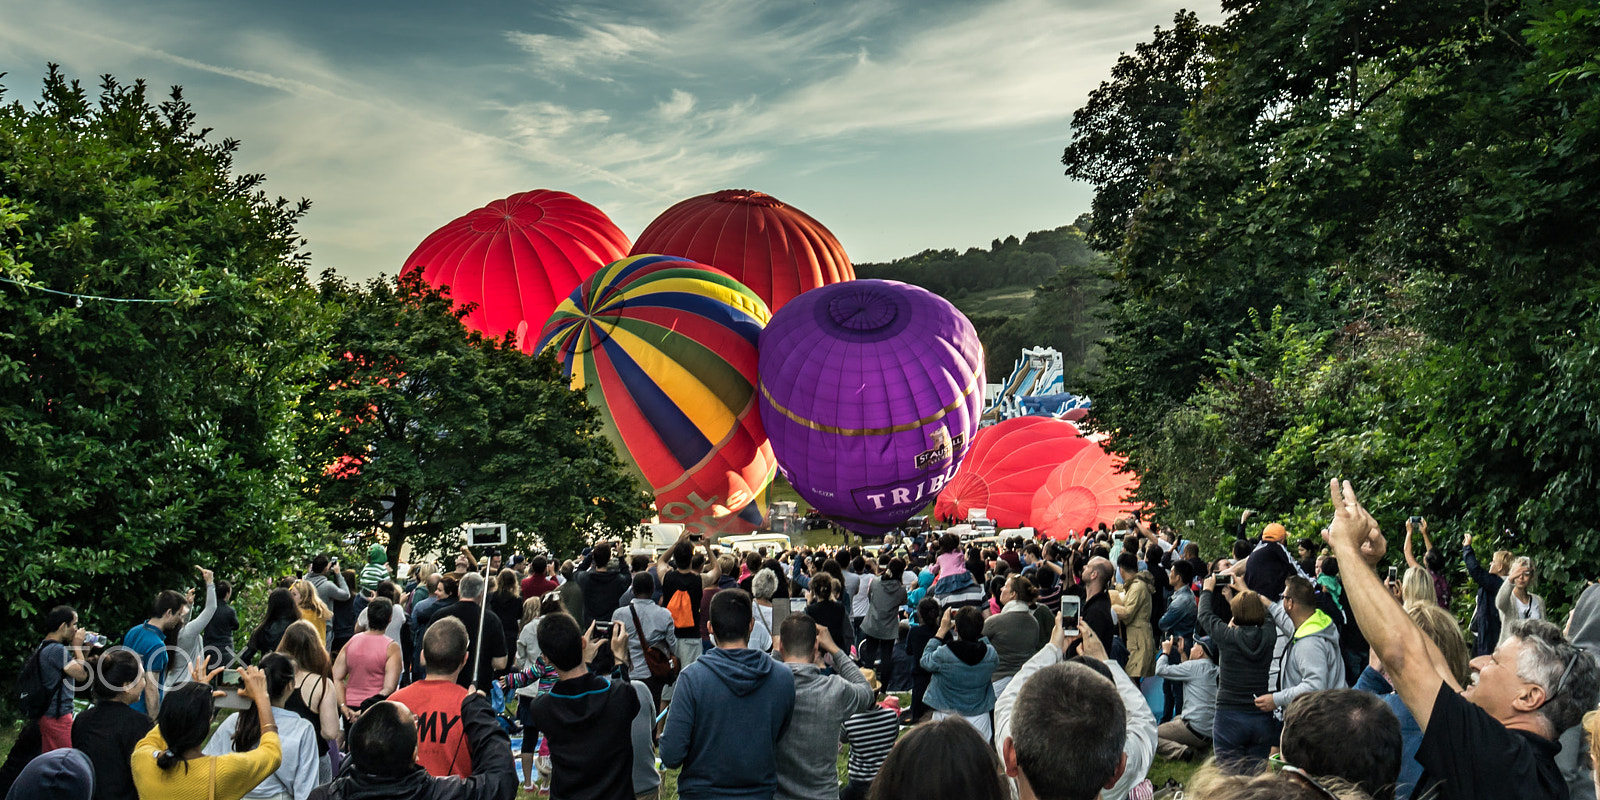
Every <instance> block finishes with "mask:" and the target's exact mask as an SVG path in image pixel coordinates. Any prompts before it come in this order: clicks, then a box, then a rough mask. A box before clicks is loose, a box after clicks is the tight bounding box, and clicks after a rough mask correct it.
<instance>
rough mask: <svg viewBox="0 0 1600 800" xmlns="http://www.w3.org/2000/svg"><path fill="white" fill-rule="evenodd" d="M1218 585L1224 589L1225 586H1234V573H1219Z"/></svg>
mask: <svg viewBox="0 0 1600 800" xmlns="http://www.w3.org/2000/svg"><path fill="white" fill-rule="evenodd" d="M1216 585H1217V586H1218V587H1219V588H1220V587H1223V586H1232V585H1233V573H1231V572H1219V573H1217V583H1216Z"/></svg>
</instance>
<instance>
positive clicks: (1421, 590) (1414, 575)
mask: <svg viewBox="0 0 1600 800" xmlns="http://www.w3.org/2000/svg"><path fill="white" fill-rule="evenodd" d="M1400 599H1401V601H1402V602H1404V603H1405V606H1406V608H1407V609H1408V610H1409V609H1410V608H1411V607H1412V606H1413V605H1421V604H1428V603H1431V604H1433V605H1436V606H1437V605H1439V595H1438V593H1437V592H1435V591H1434V590H1433V573H1431V572H1429V571H1427V570H1426V569H1423V568H1422V567H1407V568H1406V574H1405V577H1404V578H1401V579H1400Z"/></svg>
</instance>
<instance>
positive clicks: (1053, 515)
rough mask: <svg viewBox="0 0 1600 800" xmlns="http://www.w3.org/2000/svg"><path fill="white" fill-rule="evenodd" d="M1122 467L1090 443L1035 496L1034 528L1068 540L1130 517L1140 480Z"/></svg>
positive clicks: (1057, 469)
mask: <svg viewBox="0 0 1600 800" xmlns="http://www.w3.org/2000/svg"><path fill="white" fill-rule="evenodd" d="M1122 463H1123V462H1122V459H1121V458H1119V457H1117V456H1114V455H1112V454H1110V453H1107V452H1106V451H1105V450H1102V449H1101V448H1100V445H1099V443H1097V442H1093V441H1091V442H1090V443H1089V446H1088V447H1085V448H1083V449H1082V450H1079V451H1078V454H1077V455H1075V456H1073V457H1072V458H1069V459H1067V460H1066V461H1065V462H1062V464H1061V465H1060V466H1058V467H1056V468H1055V469H1054V470H1051V472H1050V474H1049V476H1047V477H1046V478H1045V480H1044V485H1043V486H1041V487H1039V491H1037V492H1035V493H1034V495H1033V526H1034V527H1035V528H1038V529H1039V531H1040V532H1041V533H1043V534H1044V535H1045V536H1048V537H1049V538H1051V539H1065V538H1067V536H1068V534H1069V533H1070V532H1071V531H1079V532H1082V531H1084V530H1087V529H1088V528H1090V527H1092V526H1094V525H1095V524H1096V523H1100V522H1104V523H1106V524H1107V525H1110V524H1111V523H1113V522H1115V521H1116V520H1117V518H1118V517H1126V516H1128V515H1129V514H1130V513H1131V512H1132V511H1133V510H1134V508H1136V506H1135V505H1134V504H1133V503H1130V502H1128V500H1127V498H1128V497H1129V495H1132V494H1133V492H1134V491H1135V490H1137V489H1138V488H1139V479H1138V478H1137V477H1136V476H1135V475H1134V474H1133V473H1131V472H1123V471H1122Z"/></svg>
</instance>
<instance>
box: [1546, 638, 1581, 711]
mask: <svg viewBox="0 0 1600 800" xmlns="http://www.w3.org/2000/svg"><path fill="white" fill-rule="evenodd" d="M1582 655H1583V651H1582V650H1573V652H1572V657H1571V658H1569V659H1567V668H1566V669H1563V670H1561V677H1560V678H1557V679H1556V688H1554V689H1551V690H1550V699H1551V700H1553V699H1555V697H1556V695H1559V694H1561V687H1563V686H1566V685H1567V676H1568V675H1571V674H1572V667H1573V665H1574V664H1577V663H1578V658H1579V657H1580V656H1582ZM1545 702H1546V703H1548V702H1550V700H1546V701H1545Z"/></svg>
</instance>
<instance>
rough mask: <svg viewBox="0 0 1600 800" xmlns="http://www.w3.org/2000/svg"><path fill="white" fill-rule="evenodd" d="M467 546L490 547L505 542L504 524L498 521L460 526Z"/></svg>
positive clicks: (501, 545)
mask: <svg viewBox="0 0 1600 800" xmlns="http://www.w3.org/2000/svg"><path fill="white" fill-rule="evenodd" d="M461 528H462V531H463V532H464V533H465V534H466V539H467V546H468V547H490V546H500V547H503V546H505V544H506V526H505V525H503V524H500V523H494V522H485V523H469V524H467V525H463V526H461Z"/></svg>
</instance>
